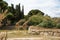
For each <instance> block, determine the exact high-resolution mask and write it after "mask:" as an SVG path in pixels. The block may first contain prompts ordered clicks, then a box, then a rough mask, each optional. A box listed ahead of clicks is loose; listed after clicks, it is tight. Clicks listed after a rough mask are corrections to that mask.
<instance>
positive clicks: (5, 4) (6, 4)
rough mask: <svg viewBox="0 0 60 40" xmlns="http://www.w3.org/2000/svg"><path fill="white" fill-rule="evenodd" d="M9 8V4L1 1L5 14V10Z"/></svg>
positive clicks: (0, 4)
mask: <svg viewBox="0 0 60 40" xmlns="http://www.w3.org/2000/svg"><path fill="white" fill-rule="evenodd" d="M7 6H8V3H7V2H5V1H3V0H1V1H0V7H1V10H3V12H4V11H5V9H7Z"/></svg>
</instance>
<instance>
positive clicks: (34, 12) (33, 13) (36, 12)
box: [28, 9, 44, 16]
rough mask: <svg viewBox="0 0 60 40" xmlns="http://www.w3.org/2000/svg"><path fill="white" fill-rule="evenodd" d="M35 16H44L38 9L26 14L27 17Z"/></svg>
mask: <svg viewBox="0 0 60 40" xmlns="http://www.w3.org/2000/svg"><path fill="white" fill-rule="evenodd" d="M36 14H40V15H44V13H43V12H42V11H40V10H38V9H35V10H31V11H29V13H28V15H29V16H32V15H36Z"/></svg>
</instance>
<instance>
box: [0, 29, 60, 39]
mask: <svg viewBox="0 0 60 40" xmlns="http://www.w3.org/2000/svg"><path fill="white" fill-rule="evenodd" d="M5 32H7V40H60V37H58V36H40V35H31V34H28V31H27V30H18V31H17V30H11V31H10V30H9V31H0V33H5ZM0 37H1V36H0Z"/></svg>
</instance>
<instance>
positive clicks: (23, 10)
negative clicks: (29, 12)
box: [22, 6, 24, 18]
mask: <svg viewBox="0 0 60 40" xmlns="http://www.w3.org/2000/svg"><path fill="white" fill-rule="evenodd" d="M22 18H24V6H22Z"/></svg>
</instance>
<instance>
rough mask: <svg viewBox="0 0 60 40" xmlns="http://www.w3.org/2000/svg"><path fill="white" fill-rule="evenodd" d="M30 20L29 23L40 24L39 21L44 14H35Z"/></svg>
mask: <svg viewBox="0 0 60 40" xmlns="http://www.w3.org/2000/svg"><path fill="white" fill-rule="evenodd" d="M29 19H30V21H29V23H28V24H29V25H38V24H39V23H41V22H42V16H38V15H33V16H31V17H30V18H29Z"/></svg>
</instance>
